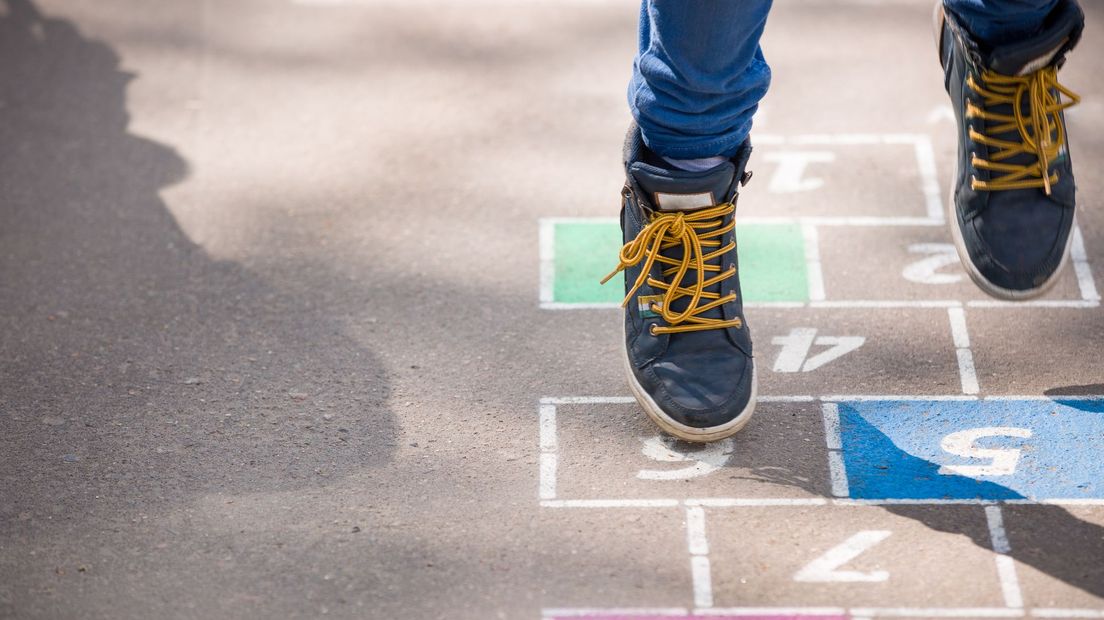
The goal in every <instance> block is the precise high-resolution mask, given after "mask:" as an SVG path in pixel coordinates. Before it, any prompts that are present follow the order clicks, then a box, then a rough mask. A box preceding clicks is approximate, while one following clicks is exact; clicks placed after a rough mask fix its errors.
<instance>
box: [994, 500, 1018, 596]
mask: <svg viewBox="0 0 1104 620" xmlns="http://www.w3.org/2000/svg"><path fill="white" fill-rule="evenodd" d="M985 521H986V522H987V523H988V525H989V540H990V542H991V543H992V544H993V551H995V552H997V553H1001V554H1008V553H1011V552H1012V545H1010V544H1009V543H1008V534H1007V533H1006V532H1005V531H1004V515H1003V514H1001V509H1000V506H986V508H985ZM1009 607H1022V605H1009Z"/></svg>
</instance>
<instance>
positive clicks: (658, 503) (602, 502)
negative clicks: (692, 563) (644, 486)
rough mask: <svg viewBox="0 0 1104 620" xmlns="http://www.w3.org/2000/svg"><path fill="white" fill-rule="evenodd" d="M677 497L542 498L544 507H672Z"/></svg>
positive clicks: (677, 502) (676, 501) (675, 504)
mask: <svg viewBox="0 0 1104 620" xmlns="http://www.w3.org/2000/svg"><path fill="white" fill-rule="evenodd" d="M679 504H680V502H679V500H677V499H552V500H542V501H541V506H542V507H544V508H671V507H674V506H678V505H679Z"/></svg>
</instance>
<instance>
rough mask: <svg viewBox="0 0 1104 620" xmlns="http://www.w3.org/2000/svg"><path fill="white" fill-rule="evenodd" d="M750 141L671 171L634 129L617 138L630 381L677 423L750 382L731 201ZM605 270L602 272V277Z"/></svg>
mask: <svg viewBox="0 0 1104 620" xmlns="http://www.w3.org/2000/svg"><path fill="white" fill-rule="evenodd" d="M750 153H751V147H750V145H749V144H747V143H745V145H744V147H743V148H741V150H740V152H739V154H738V155H737V156H736V157H735V158H733V160H732V161H730V162H725V163H723V164H721V165H719V166H717V167H716V168H713V169H711V170H708V171H705V172H683V171H677V170H670V169H668V168H666V167H665V166H663V165H662V162H660V161H658V159H657V158H656V157H655V156H654V155H652V154H651V153H650V152H649V151H648V150H647V148H646V147H645V146H644V144H643V141H642V140H641V138H640V132H639V130H638V129H637V128H636V127H635V126H634V127H632V128H631V129H630V131H629V136H628V138H627V140H626V146H625V168H626V173H627V175H626V176H627V181H626V185H625V190H624V192H623V196H624V200H623V203H622V210H621V225H622V230H623V234H624V241H625V246H624V247H623V248H622V250H621V256H620V265H619V266H618V268H617V269H615V270H614V272H613V273H611V274H610V276H609V277H612V276H613V275H615V274H616V273H617V272H618V271H624V273H625V293H626V297H625V304H624V305H625V348H626V352H627V356H628V361H629V365H630V367H631V368H630V369H631V371H632V373H633V378H634V379H635V380H636V382H637V383H638V384H639V385H640V386H641V387H642V388H643V389H644V390H645V391H646V392H647V393H648V395H649V396H650V397H651V398H652V400H654V401H655V403H656V404H657V405H658V406H659V408H661V409H662V411H663V413H664V414H666V415H667V416H669V417H670V418H671V419H673V420H674V421H676V422H678V423H679V424H683V425H686V426H690V427H694V428H708V427H714V426H718V425H722V424H725V423H727V422H730V421H731V420H732V419H733V418H735V417H736V416H738V415H739V414H740V412H742V411H744V410H745V408H746V407H747V405H748V402H749V399H750V398H751V392H752V388H751V386H752V383H753V380H754V377H753V375H754V372H753V363H752V345H751V338H750V336H749V334H748V330H747V325H746V324H745V323H744V316H743V297H742V293H741V291H740V282H739V273H738V269H739V265H738V260H737V256H736V237H735V216H734V214H735V204H734V203H735V199H736V194H737V190H738V188H739V185H740V183H741V181H743V180H746V177H745V171H744V166H745V165H746V162H747V159H748V156H749V155H750ZM609 277H607V280H608V279H609Z"/></svg>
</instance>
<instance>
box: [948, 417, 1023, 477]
mask: <svg viewBox="0 0 1104 620" xmlns="http://www.w3.org/2000/svg"><path fill="white" fill-rule="evenodd" d="M983 437H1018V438H1020V439H1028V438H1030V437H1031V430H1030V429H1026V428H1016V427H1014V426H990V427H986V428H971V429H968V430H964V431H958V432H957V433H951V434H950V435H947V436H946V437H944V438H943V441H941V442H939V447H941V448H943V450H944V451H946V452H949V453H951V454H954V455H956V456H961V457H963V458H968V459H979V460H980V459H987V460H988V461H989V463H988V464H987V465H944V466H942V467H940V468H939V473H940V474H941V475H944V476H955V475H957V476H966V477H968V478H978V477H981V476H1011V475H1012V474H1014V473H1016V465H1018V464H1019V462H1020V452H1021V449H1020V448H979V447H978V445H977V441H978V440H979V439H981V438H983Z"/></svg>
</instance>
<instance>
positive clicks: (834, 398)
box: [820, 394, 977, 402]
mask: <svg viewBox="0 0 1104 620" xmlns="http://www.w3.org/2000/svg"><path fill="white" fill-rule="evenodd" d="M820 400H821V401H823V402H847V401H860V402H865V401H872V400H910V401H911V400H919V401H926V400H935V401H942V400H977V397H976V396H965V395H962V394H901V395H899V394H830V395H828V396H821V397H820Z"/></svg>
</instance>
